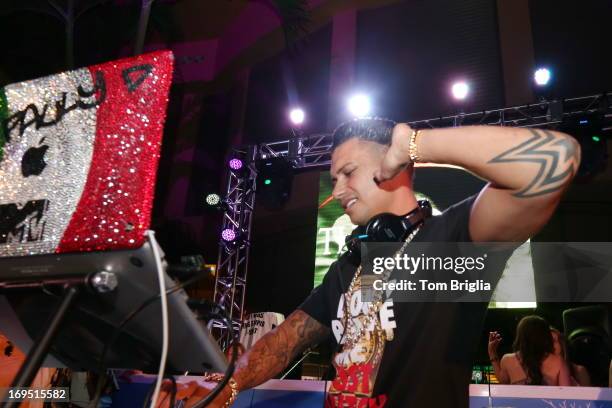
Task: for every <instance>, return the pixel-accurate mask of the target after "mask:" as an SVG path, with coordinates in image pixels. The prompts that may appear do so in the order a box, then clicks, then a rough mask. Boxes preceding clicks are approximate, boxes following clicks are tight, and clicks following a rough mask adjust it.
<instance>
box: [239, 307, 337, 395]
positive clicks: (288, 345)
mask: <svg viewBox="0 0 612 408" xmlns="http://www.w3.org/2000/svg"><path fill="white" fill-rule="evenodd" d="M330 333H331V332H330V329H328V328H327V327H325V326H323V325H322V324H321V323H319V322H317V321H316V320H315V319H313V318H312V317H310V316H309V315H307V314H306V313H304V312H303V311H301V310H297V311H295V312H293V313H292V314H291V315H290V316H289V317H288V318H287V320H285V321H284V322H283V323H282V324H281V325H280V326H279V327H277V328H276V329H274V330H273V331H272V332H270V333H268V334H266V335H265V336H264V337H262V338H261V339H260V340H259V341H258V342H257V343H255V345H254V346H253V348H251V349H250V350H248V351H247V352H246V353H245V354H244V355H243V356H241V358H240V359H239V361H238V363H237V364H236V374H237V375H238V383H239V385H240V388H242V389H245V388H251V387H255V386H257V385H259V384H261V383H263V382H265V381H267V380H269V379H270V378H272V377H274V376H275V375H276V374H278V373H279V372H280V371H282V370H283V369H284V368H285V367H286V366H287V365H288V364H289V363H290V362H291V361H292V360H293V359H294V358H295V357H296V356H297V355H298V354H299V353H300V352H302V351H304V350H305V349H306V348H308V347H310V346H312V345H316V344H318V343H319V342H321V341H322V340H324V339H325V338H326V337H327V336H329V335H330Z"/></svg>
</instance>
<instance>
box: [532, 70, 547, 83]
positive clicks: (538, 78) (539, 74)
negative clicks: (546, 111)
mask: <svg viewBox="0 0 612 408" xmlns="http://www.w3.org/2000/svg"><path fill="white" fill-rule="evenodd" d="M551 77H552V75H551V72H550V70H549V69H548V68H538V69H537V70H536V71H535V73H534V74H533V80H534V81H535V83H536V85H538V86H546V85H548V83H549V82H550V79H551Z"/></svg>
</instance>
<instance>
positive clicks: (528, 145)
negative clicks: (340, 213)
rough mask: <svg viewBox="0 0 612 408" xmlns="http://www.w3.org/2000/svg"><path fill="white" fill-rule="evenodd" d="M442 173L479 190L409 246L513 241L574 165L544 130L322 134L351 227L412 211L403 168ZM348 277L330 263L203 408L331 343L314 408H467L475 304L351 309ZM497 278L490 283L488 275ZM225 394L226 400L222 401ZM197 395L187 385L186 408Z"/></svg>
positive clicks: (346, 270)
mask: <svg viewBox="0 0 612 408" xmlns="http://www.w3.org/2000/svg"><path fill="white" fill-rule="evenodd" d="M414 162H427V163H439V164H450V165H456V166H460V167H463V168H465V169H466V170H468V171H470V172H472V173H474V174H476V175H477V176H479V177H481V178H483V179H485V180H487V181H488V183H487V185H486V186H485V187H484V188H483V189H482V191H480V193H479V194H477V195H475V196H472V197H470V198H468V199H466V200H464V201H462V202H460V203H457V204H455V205H453V206H451V207H450V208H448V209H447V210H446V211H444V212H443V213H442V214H441V215H439V216H435V217H432V218H430V219H428V220H426V222H424V223H423V224H422V225H421V226H420V227H419V228H418V229H417V230H415V231H414V232H415V234H411V236H410V239H411V240H412V241H414V242H500V241H503V242H515V243H516V242H522V241H525V240H526V239H528V238H529V237H531V236H533V235H534V234H535V233H537V232H538V231H539V230H540V229H541V228H542V226H543V225H545V224H546V223H547V221H548V220H549V218H550V217H551V215H552V214H553V212H554V210H555V208H556V206H557V204H558V203H559V201H560V199H561V196H562V194H563V192H564V190H565V189H566V188H567V186H568V185H569V184H570V182H571V180H572V178H573V177H574V175H575V174H576V172H577V170H578V167H579V164H580V147H579V145H578V143H577V142H576V141H575V140H574V139H573V138H572V137H570V136H568V135H566V134H563V133H560V132H556V131H549V130H536V129H519V128H508V127H489V126H474V127H462V128H448V129H426V130H419V131H415V130H413V129H411V128H410V127H409V126H408V125H406V124H395V123H394V122H392V121H390V120H385V119H356V120H353V121H350V122H347V123H344V124H342V125H341V126H339V127H338V128H337V129H336V130H335V132H334V142H333V154H332V164H331V171H330V172H331V177H332V182H333V184H334V188H333V193H332V194H333V196H334V198H335V199H337V200H338V201H339V202H340V204H341V205H342V207H343V208H344V210H345V212H346V214H348V215H349V217H350V218H351V221H352V222H353V223H354V224H357V225H365V224H366V223H367V222H368V220H370V219H371V218H372V217H373V216H375V215H377V214H381V213H393V214H396V215H404V214H409V213H410V212H411V211H413V210H414V209H415V208H417V207H418V204H417V199H416V198H415V194H414V191H413V188H412V177H413V163H414ZM359 270H360V268H358V267H356V266H354V265H353V264H352V263H350V262H348V261H347V259H346V257H345V256H341V257H340V258H339V259H338V261H336V262H334V263H333V264H332V265H331V266H330V269H329V271H328V273H327V274H326V276H325V278H324V280H323V283H322V284H321V285H320V286H318V287H317V288H315V289H314V290H313V291H312V293H311V294H310V296H309V297H308V298H307V299H306V300H305V301H304V302H303V303H302V304H301V305H300V307H299V308H298V309H297V310H296V311H295V312H293V313H292V314H291V315H290V316H289V317H288V318H287V319H286V320H285V321H284V322H283V323H282V324H281V325H279V326H278V327H277V328H276V329H274V330H273V331H271V332H270V333H268V334H266V335H265V336H264V337H263V338H261V339H260V340H259V341H258V342H257V343H256V344H255V345H254V346H253V347H252V348H251V349H250V350H248V351H247V352H245V353H244V354H243V355H242V356H241V357H240V359H239V360H238V362H237V365H236V370H235V373H234V375H233V378H232V381H231V385H232V386H231V387H230V386H227V387H226V388H225V389H224V390H223V392H222V393H221V394H220V395H219V396H218V397H217V398H216V399H215V401H214V403H213V404H212V406H215V407H221V406H224V404H225V403H226V402H228V401H230V400H233V399H234V397H235V390H245V389H248V388H252V387H255V386H257V385H259V384H261V383H263V382H265V381H267V380H269V379H271V378H273V377H274V376H275V375H277V374H278V373H280V372H281V371H282V370H283V369H284V368H285V367H286V366H287V365H288V364H289V362H291V361H292V360H293V359H294V358H296V356H298V355H299V354H300V353H302V352H303V351H304V350H306V349H307V348H308V347H312V346H314V345H316V344H318V343H320V342H322V341H324V340H326V339H328V338H329V336H333V338H334V340H335V341H336V343H339V344H338V351H337V353H336V354H335V356H334V358H333V365H334V367H335V369H336V377H335V380H334V381H332V383H331V386H330V390H329V392H328V395H327V396H326V406H334V407H335V406H337V407H383V406H384V407H418V408H421V407H433V406H435V407H449V408H450V407H453V408H455V407H467V406H468V385H469V381H470V375H471V363H472V357H471V354H472V351H473V349H474V347H475V346H476V344H477V339H478V337H479V335H480V327H481V324H482V322H483V318H484V314H485V312H486V304H485V303H450V302H446V303H442V302H438V303H416V302H407V303H400V302H396V303H395V304H394V303H393V301H392V300H388V301H386V302H384V304H382V305H381V306H379V307H372V306H371V305H369V304H368V303H362V302H361V300H360V299H361V297H360V287H359V280H358V279H354V278H355V275H357V274H358V273H359ZM500 273H501V272H500ZM233 389H234V391H233ZM208 392H209V390H208V389H206V388H205V387H200V386H197V385H193V384H192V385H191V387H190V388H189V389H188V391H185V392H183V393H182V394H181V393H179V397H181V395H184V396H187V397H188V403H187V406H192V403H195V402H197V401H198V400H201V399H202V397H203V396H204V395H206V394H207V393H208Z"/></svg>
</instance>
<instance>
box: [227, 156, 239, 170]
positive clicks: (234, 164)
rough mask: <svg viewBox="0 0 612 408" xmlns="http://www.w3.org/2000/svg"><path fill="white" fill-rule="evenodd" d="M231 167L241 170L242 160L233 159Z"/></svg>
mask: <svg viewBox="0 0 612 408" xmlns="http://www.w3.org/2000/svg"><path fill="white" fill-rule="evenodd" d="M229 166H230V169H232V170H240V169H241V168H242V160H240V159H232V160H230V162H229Z"/></svg>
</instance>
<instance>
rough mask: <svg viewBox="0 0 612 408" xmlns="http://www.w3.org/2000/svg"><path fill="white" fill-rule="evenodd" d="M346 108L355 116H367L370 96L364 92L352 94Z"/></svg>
mask: <svg viewBox="0 0 612 408" xmlns="http://www.w3.org/2000/svg"><path fill="white" fill-rule="evenodd" d="M348 109H349V112H351V114H352V115H353V116H355V117H357V118H362V117H364V116H368V115H369V114H370V110H371V103H370V98H369V97H368V96H367V95H364V94H358V95H354V96H352V97H351V98H349V100H348Z"/></svg>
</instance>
